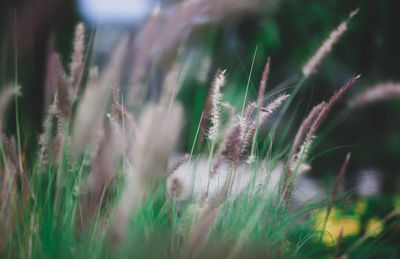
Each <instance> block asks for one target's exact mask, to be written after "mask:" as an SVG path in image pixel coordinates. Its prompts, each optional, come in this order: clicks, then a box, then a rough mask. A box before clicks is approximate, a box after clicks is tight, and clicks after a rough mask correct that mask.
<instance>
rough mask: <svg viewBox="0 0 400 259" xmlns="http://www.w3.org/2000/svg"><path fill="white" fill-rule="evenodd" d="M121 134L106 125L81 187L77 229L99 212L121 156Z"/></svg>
mask: <svg viewBox="0 0 400 259" xmlns="http://www.w3.org/2000/svg"><path fill="white" fill-rule="evenodd" d="M122 151H123V149H122V134H121V130H120V129H119V127H117V125H115V124H114V125H107V126H106V127H105V128H104V134H103V137H102V140H101V142H100V147H99V150H98V151H97V153H96V155H95V157H94V159H93V162H92V165H91V169H90V172H89V175H88V177H87V179H86V180H85V182H84V184H83V186H82V193H83V195H82V198H81V205H80V211H81V213H80V217H78V221H77V224H78V225H77V226H78V228H79V229H81V228H82V227H86V226H88V224H89V223H90V222H91V221H92V219H93V217H94V216H95V213H96V212H97V211H98V210H99V206H100V205H101V201H102V199H103V198H102V197H103V196H104V194H105V192H106V190H107V186H108V185H109V184H110V182H111V181H112V179H113V177H114V175H115V170H116V165H117V162H118V160H119V159H120V157H121V155H122Z"/></svg>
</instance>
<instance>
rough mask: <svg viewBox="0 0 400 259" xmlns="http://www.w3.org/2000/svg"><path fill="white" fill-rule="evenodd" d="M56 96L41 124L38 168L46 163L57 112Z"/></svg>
mask: <svg viewBox="0 0 400 259" xmlns="http://www.w3.org/2000/svg"><path fill="white" fill-rule="evenodd" d="M57 100H58V98H57V96H55V98H54V101H53V104H51V105H50V106H49V107H48V110H47V114H46V118H45V119H44V122H43V132H42V134H40V136H39V147H40V148H39V168H40V169H42V168H43V165H45V164H47V163H48V148H49V145H50V143H51V141H52V138H53V135H52V131H53V120H54V118H55V116H56V114H57V113H59V111H58V105H57Z"/></svg>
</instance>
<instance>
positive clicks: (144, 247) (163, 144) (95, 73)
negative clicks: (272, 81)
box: [0, 1, 400, 258]
mask: <svg viewBox="0 0 400 259" xmlns="http://www.w3.org/2000/svg"><path fill="white" fill-rule="evenodd" d="M250 2H251V3H252V2H254V1H250ZM199 3H200V2H199ZM199 3H197V2H196V1H189V2H188V3H187V5H186V7H185V8H192V6H194V5H196V4H199ZM235 6H236V5H234V6H232V7H231V9H232V10H231V11H232V12H233V11H234V7H235ZM182 8H183V7H182ZM190 10H191V9H190ZM205 10H206V11H207V10H208V9H205ZM178 11H179V10H177V12H178ZM207 12H208V11H207ZM178 13H179V12H178ZM354 14H355V13H352V14H351V15H350V17H353V16H354ZM157 15H158V14H157V13H155V14H153V16H157ZM152 19H156V18H155V17H153V18H151V19H150V22H151V20H152ZM150 22H149V23H150ZM347 23H348V21H345V22H343V23H341V24H340V25H339V27H338V28H337V29H335V30H334V31H333V32H332V33H331V34H330V35H329V36H328V39H326V40H325V41H324V42H323V43H322V45H321V47H320V48H319V49H318V50H317V51H316V53H315V54H314V55H313V56H312V57H311V58H310V60H309V61H307V62H306V63H305V64H306V65H304V67H303V69H302V74H303V77H302V78H301V79H300V80H299V81H298V82H297V85H296V86H295V87H294V88H293V89H292V90H287V92H285V93H283V92H273V91H269V92H268V91H267V89H268V87H267V85H268V84H267V82H268V78H269V73H270V67H271V66H272V61H271V60H270V59H269V58H268V60H267V62H266V65H265V68H264V70H263V73H262V75H261V79H260V83H259V87H258V96H257V98H256V100H252V101H249V102H248V103H247V100H246V98H245V102H244V103H243V111H240V112H239V113H236V112H235V107H234V106H233V105H231V104H230V103H229V100H227V99H226V98H225V96H224V91H225V89H227V88H228V89H229V87H230V81H229V70H220V71H218V72H217V73H216V75H215V77H214V79H213V80H212V82H211V84H210V88H209V93H208V96H207V99H206V102H205V104H204V108H203V111H202V116H201V119H200V121H199V122H198V123H199V124H198V130H197V134H196V138H195V141H194V143H193V144H192V146H191V150H188V152H190V155H189V154H183V155H180V154H179V153H185V152H180V150H179V143H180V142H181V141H182V138H183V137H182V136H183V133H182V132H183V131H184V129H185V126H186V124H185V123H186V117H187V116H188V115H187V114H185V111H184V109H183V108H182V106H181V104H180V102H179V99H178V98H177V97H176V96H177V93H178V92H179V88H180V86H181V84H182V81H183V79H182V78H184V77H185V73H186V71H187V70H185V69H184V64H183V63H182V61H181V60H179V59H178V60H177V61H175V64H174V65H173V66H171V67H170V68H169V71H168V72H167V76H166V77H165V80H164V81H163V83H162V87H161V90H160V93H159V97H158V98H155V99H154V100H151V101H148V102H145V104H141V106H140V107H139V108H138V106H135V107H134V109H130V108H132V107H127V106H126V105H125V102H124V98H123V95H122V94H121V92H122V91H120V85H119V82H120V80H119V79H120V71H121V70H122V68H123V64H124V63H123V62H124V57H125V56H126V54H127V53H128V51H129V50H130V49H129V39H128V38H122V39H121V40H120V42H119V43H118V44H117V46H116V47H115V49H114V51H113V53H112V55H111V56H110V58H109V60H108V63H107V65H106V66H105V67H104V68H103V69H98V68H97V67H95V66H93V67H89V65H88V64H87V62H85V60H86V57H87V55H88V53H87V52H88V50H87V49H86V48H85V46H86V44H85V35H86V33H85V28H84V25H83V24H79V25H78V26H77V27H76V31H75V39H74V47H73V54H72V58H71V63H70V66H69V68H68V69H67V70H66V69H65V68H64V67H63V65H62V63H61V62H60V56H59V54H57V53H50V54H49V57H48V63H49V64H50V65H49V66H48V71H47V77H46V78H47V82H46V86H47V88H48V89H49V90H48V91H49V93H50V94H49V102H48V106H47V107H46V108H47V109H46V110H47V113H46V116H45V119H44V121H43V127H42V132H41V134H40V136H39V137H38V144H39V147H38V149H37V151H36V160H35V161H34V162H29V163H28V162H27V161H26V159H25V156H26V154H25V153H24V150H22V151H21V152H19V150H21V147H19V146H18V145H19V143H18V141H16V139H15V137H14V136H11V135H10V134H6V132H5V131H4V130H3V129H4V128H3V127H2V129H1V135H0V136H1V138H0V140H1V145H0V151H1V160H0V161H1V162H0V172H1V177H0V180H1V182H0V186H1V193H0V219H1V220H0V233H1V235H0V256H1V257H4V258H53V257H63V258H64V257H65V258H260V257H261V258H291V257H300V258H305V257H340V256H342V257H344V258H345V257H351V256H354V257H357V254H358V253H359V251H360V250H362V248H364V245H365V244H367V245H368V244H375V243H376V242H379V241H380V240H379V236H378V237H377V238H375V239H374V238H373V235H372V234H373V233H375V232H374V231H373V230H374V229H373V228H372V229H370V230H369V231H367V232H364V233H356V234H354V235H347V234H346V233H347V232H343V231H342V232H341V235H340V237H339V238H338V239H336V240H334V239H332V243H329V242H326V239H327V237H328V236H330V233H329V231H330V230H329V229H328V226H330V225H331V224H330V222H329V220H330V218H331V215H332V214H334V209H335V206H336V201H337V200H338V199H339V196H340V193H339V190H340V186H341V184H342V182H343V179H344V177H345V172H346V170H347V165H348V163H349V159H350V156H349V155H348V156H347V157H346V159H345V162H344V164H343V166H342V168H341V170H340V171H339V174H338V176H337V180H336V181H335V183H334V185H333V189H332V191H331V197H330V200H328V201H324V200H323V199H321V200H319V201H318V202H315V203H307V204H302V203H296V201H294V200H293V199H292V198H293V196H294V195H295V191H296V188H297V185H296V183H297V182H298V179H299V178H301V177H302V176H303V175H304V174H305V173H306V172H307V171H308V170H310V169H311V167H312V164H311V161H310V159H309V157H310V156H311V154H312V151H313V148H315V144H316V142H315V139H317V138H318V134H319V132H320V131H321V130H322V128H323V122H325V121H329V119H330V117H329V116H328V115H329V114H330V112H331V110H332V109H333V107H334V106H335V105H336V106H340V105H339V104H340V103H339V100H340V99H342V98H345V94H346V92H347V90H348V89H349V88H350V87H352V86H355V85H356V84H357V80H358V79H359V76H354V77H351V78H349V80H348V81H347V82H345V83H344V84H343V86H342V87H340V88H338V90H337V91H336V92H334V93H333V94H332V95H331V97H330V98H329V99H327V100H325V101H322V102H321V103H319V104H318V105H316V106H314V107H313V108H311V109H310V111H309V112H308V115H307V116H306V117H305V119H304V120H303V121H302V123H301V124H300V125H299V126H298V129H297V133H296V134H295V135H294V136H293V138H292V137H290V141H289V143H290V144H289V145H290V147H286V146H283V145H282V146H278V147H277V146H276V145H271V147H270V148H271V149H277V151H279V152H270V153H269V152H268V151H265V150H263V149H262V148H260V146H261V145H259V144H260V142H261V141H262V140H263V138H264V136H266V138H268V141H270V142H273V140H274V139H273V138H274V137H275V136H276V135H279V134H280V133H281V131H278V130H276V129H277V128H278V127H279V129H281V127H283V128H284V127H285V125H282V124H284V123H282V118H283V117H285V116H288V114H289V113H293V114H294V115H293V116H300V115H298V114H297V113H296V112H297V111H296V110H294V109H292V106H291V104H292V103H293V101H294V100H295V98H296V96H297V94H298V90H299V88H300V87H306V85H305V81H306V79H307V78H308V77H310V76H312V73H313V72H316V68H317V67H318V65H319V64H320V63H321V62H322V61H323V59H324V57H325V56H327V55H328V53H329V51H330V50H331V49H332V47H333V45H334V44H335V43H336V42H337V41H338V40H339V38H340V37H341V36H342V34H344V32H345V31H346V30H347ZM150 25H151V24H150ZM150 25H148V26H150ZM145 38H146V37H145ZM145 38H144V39H145ZM145 43H146V42H145ZM170 43H171V44H172V43H173V42H170ZM141 47H142V48H143V49H146V46H145V45H143V46H141ZM147 47H150V46H147ZM141 54H143V53H141ZM135 64H136V63H135ZM142 65H143V64H142ZM136 66H138V67H139V68H138V69H140V67H141V65H140V64H136ZM142 73H144V71H142V70H140V71H136V74H134V76H137V77H140V76H141V75H142ZM134 81H135V80H134ZM135 82H137V81H135ZM398 90H399V89H398V85H397V84H394V83H393V84H392V83H390V84H384V85H378V86H376V87H374V88H371V89H370V90H366V91H365V92H361V93H360V94H359V95H358V96H356V97H355V98H353V101H351V102H350V104H351V105H350V106H351V108H353V107H361V106H363V105H365V104H367V103H370V102H373V101H375V100H382V99H384V98H386V97H396V98H397V97H399V94H398V93H399V91H398ZM267 93H268V95H267ZM19 94H20V89H19V87H16V86H8V87H6V88H4V89H3V90H2V91H1V95H0V121H2V120H3V119H4V114H5V112H6V108H7V107H8V106H9V105H10V103H11V102H12V100H13V99H12V98H13V97H15V98H18V95H19ZM131 94H132V93H131ZM133 99H135V98H133ZM130 101H131V100H130ZM227 111H228V112H227ZM17 116H18V114H17ZM266 124H268V127H267V128H268V129H269V130H270V131H269V132H267V133H268V134H265V128H266V127H265V126H266ZM0 125H2V126H3V124H0ZM287 127H289V126H287ZM261 133H263V134H261ZM22 144H23V145H28V144H29V143H22ZM195 146H197V147H198V152H195V148H194V147H195ZM274 151H276V150H274ZM275 154H279V155H275ZM300 191H304V192H306V191H307V190H300ZM318 209H320V210H321V209H322V210H324V211H325V212H326V214H325V217H324V219H323V222H317V223H316V222H315V221H314V220H313V217H312V214H313V213H314V211H315V210H318ZM399 214H400V209H399V208H395V209H394V210H393V211H392V212H391V213H390V214H389V215H387V217H385V218H384V219H383V220H382V222H383V223H382V224H384V226H385V231H386V232H385V233H389V231H390V230H391V227H393V226H396V224H395V220H396V219H397V220H398V216H399ZM320 226H322V228H321V227H320ZM382 235H383V234H382ZM345 240H347V241H348V240H350V243H346V244H347V245H344V244H345V242H344V241H345ZM348 244H350V245H348ZM396 253H397V255H398V251H397V250H395V249H394V250H393V255H394V256H395V255H396Z"/></svg>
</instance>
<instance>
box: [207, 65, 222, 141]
mask: <svg viewBox="0 0 400 259" xmlns="http://www.w3.org/2000/svg"><path fill="white" fill-rule="evenodd" d="M225 72H226V70H223V71H222V72H218V73H217V74H216V75H215V78H214V81H213V82H212V84H211V89H210V91H211V96H210V98H211V101H210V103H211V111H210V121H211V126H210V128H209V130H208V138H209V139H210V140H211V141H213V142H215V141H216V140H217V138H218V136H219V128H220V120H221V119H220V112H221V111H220V110H221V99H222V94H221V88H222V87H223V86H224V85H225V81H226V78H225Z"/></svg>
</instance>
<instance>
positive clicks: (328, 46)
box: [303, 11, 358, 76]
mask: <svg viewBox="0 0 400 259" xmlns="http://www.w3.org/2000/svg"><path fill="white" fill-rule="evenodd" d="M357 12H358V11H354V12H352V13H351V14H350V16H349V18H352V17H353V16H355V15H356V14H357ZM347 22H348V21H344V22H342V23H341V24H339V26H338V27H337V28H336V29H335V30H333V31H332V32H331V33H330V34H329V36H328V38H327V39H326V40H325V41H324V42H323V43H322V45H321V46H320V47H319V48H318V50H317V51H316V52H315V53H314V55H313V56H312V57H311V58H310V59H309V60H308V61H307V63H306V64H305V65H304V66H303V75H304V76H309V75H310V74H311V73H313V72H314V71H315V70H316V68H317V66H318V65H319V64H320V63H321V62H322V60H323V59H324V58H325V57H326V56H327V55H328V53H329V52H330V51H331V50H332V47H333V46H334V45H335V44H336V42H338V41H339V39H340V37H342V35H343V34H344V33H345V32H346V31H347Z"/></svg>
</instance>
